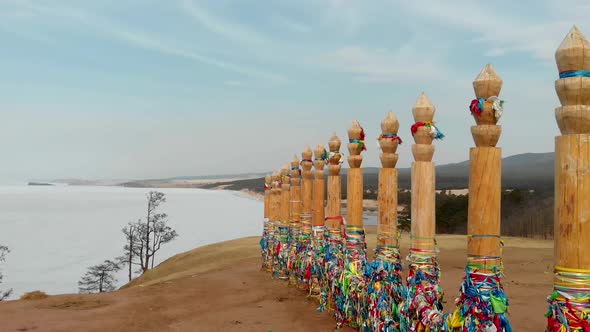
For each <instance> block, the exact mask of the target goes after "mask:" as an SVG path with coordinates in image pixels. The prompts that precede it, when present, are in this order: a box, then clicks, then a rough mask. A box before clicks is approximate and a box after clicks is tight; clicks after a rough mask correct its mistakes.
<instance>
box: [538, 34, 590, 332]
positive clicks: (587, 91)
mask: <svg viewBox="0 0 590 332" xmlns="http://www.w3.org/2000/svg"><path fill="white" fill-rule="evenodd" d="M555 59H556V62H557V68H558V69H559V79H558V80H557V81H556V82H555V90H556V91H557V95H558V97H559V101H560V102H561V105H562V106H561V107H558V108H556V109H555V118H556V120H557V124H558V126H559V130H560V131H561V135H560V136H557V137H556V138H555V234H554V238H555V240H554V241H555V267H554V269H555V271H554V291H553V294H552V295H551V296H550V297H549V299H548V300H549V312H548V313H547V315H546V316H547V331H550V332H554V331H572V332H574V331H575V332H578V331H588V330H589V329H590V328H589V327H588V326H589V324H590V314H589V311H590V301H589V300H588V299H589V298H590V241H589V239H590V172H589V171H588V170H589V169H590V43H588V41H587V40H586V38H585V37H584V35H583V34H582V33H581V32H580V31H579V30H578V28H576V27H575V26H574V27H573V28H572V29H571V31H570V32H569V33H568V34H567V35H566V37H565V39H564V40H563V42H562V43H561V45H560V46H559V48H558V49H557V52H556V53H555Z"/></svg>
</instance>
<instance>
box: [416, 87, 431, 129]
mask: <svg viewBox="0 0 590 332" xmlns="http://www.w3.org/2000/svg"><path fill="white" fill-rule="evenodd" d="M434 111H435V108H434V105H433V104H432V102H431V101H430V99H429V98H428V96H427V95H426V93H424V92H422V93H421V94H420V96H419V97H418V100H416V104H414V107H413V108H412V114H413V115H414V121H416V122H431V121H432V119H433V118H434Z"/></svg>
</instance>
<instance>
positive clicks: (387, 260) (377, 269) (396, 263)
mask: <svg viewBox="0 0 590 332" xmlns="http://www.w3.org/2000/svg"><path fill="white" fill-rule="evenodd" d="M369 270H370V271H369V273H367V274H368V275H369V276H370V277H369V278H370V279H369V280H370V281H369V285H368V301H369V326H370V328H371V330H372V331H385V332H394V331H395V332H396V331H399V330H400V316H399V313H400V311H399V307H398V305H399V304H400V303H401V302H403V299H404V295H405V291H404V285H403V282H402V274H401V272H402V265H401V261H400V253H399V248H398V247H397V246H388V245H378V246H377V248H376V249H375V260H374V261H373V262H372V263H371V265H370V269H369Z"/></svg>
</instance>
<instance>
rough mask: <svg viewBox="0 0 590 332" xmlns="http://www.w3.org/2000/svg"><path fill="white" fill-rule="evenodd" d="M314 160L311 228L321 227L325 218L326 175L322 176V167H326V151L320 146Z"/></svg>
mask: <svg viewBox="0 0 590 332" xmlns="http://www.w3.org/2000/svg"><path fill="white" fill-rule="evenodd" d="M314 153H315V160H314V161H313V166H314V172H313V174H314V179H313V190H312V191H313V194H312V201H313V207H312V213H313V215H312V226H313V227H323V226H324V223H325V217H326V211H325V207H326V175H325V174H324V167H325V165H326V160H325V159H326V156H325V154H326V149H324V146H323V145H322V144H318V146H317V147H316V148H315V150H314Z"/></svg>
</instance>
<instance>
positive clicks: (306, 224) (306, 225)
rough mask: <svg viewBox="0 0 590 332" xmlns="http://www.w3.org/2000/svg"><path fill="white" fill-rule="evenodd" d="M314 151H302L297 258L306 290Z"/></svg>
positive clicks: (309, 266)
mask: <svg viewBox="0 0 590 332" xmlns="http://www.w3.org/2000/svg"><path fill="white" fill-rule="evenodd" d="M312 156H313V153H312V152H311V149H310V148H309V146H308V147H306V148H305V151H303V153H301V167H302V172H301V174H302V177H303V181H302V183H301V241H300V245H301V250H300V252H299V257H298V259H297V261H298V262H300V264H301V265H300V268H299V276H300V278H301V286H302V288H303V289H304V290H309V279H310V278H311V265H312V264H311V263H312V255H313V253H312V250H311V236H312V234H311V233H312V226H311V208H312V200H311V196H312V191H313V182H312V171H311V167H312V165H313V160H312V159H311V158H312Z"/></svg>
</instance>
